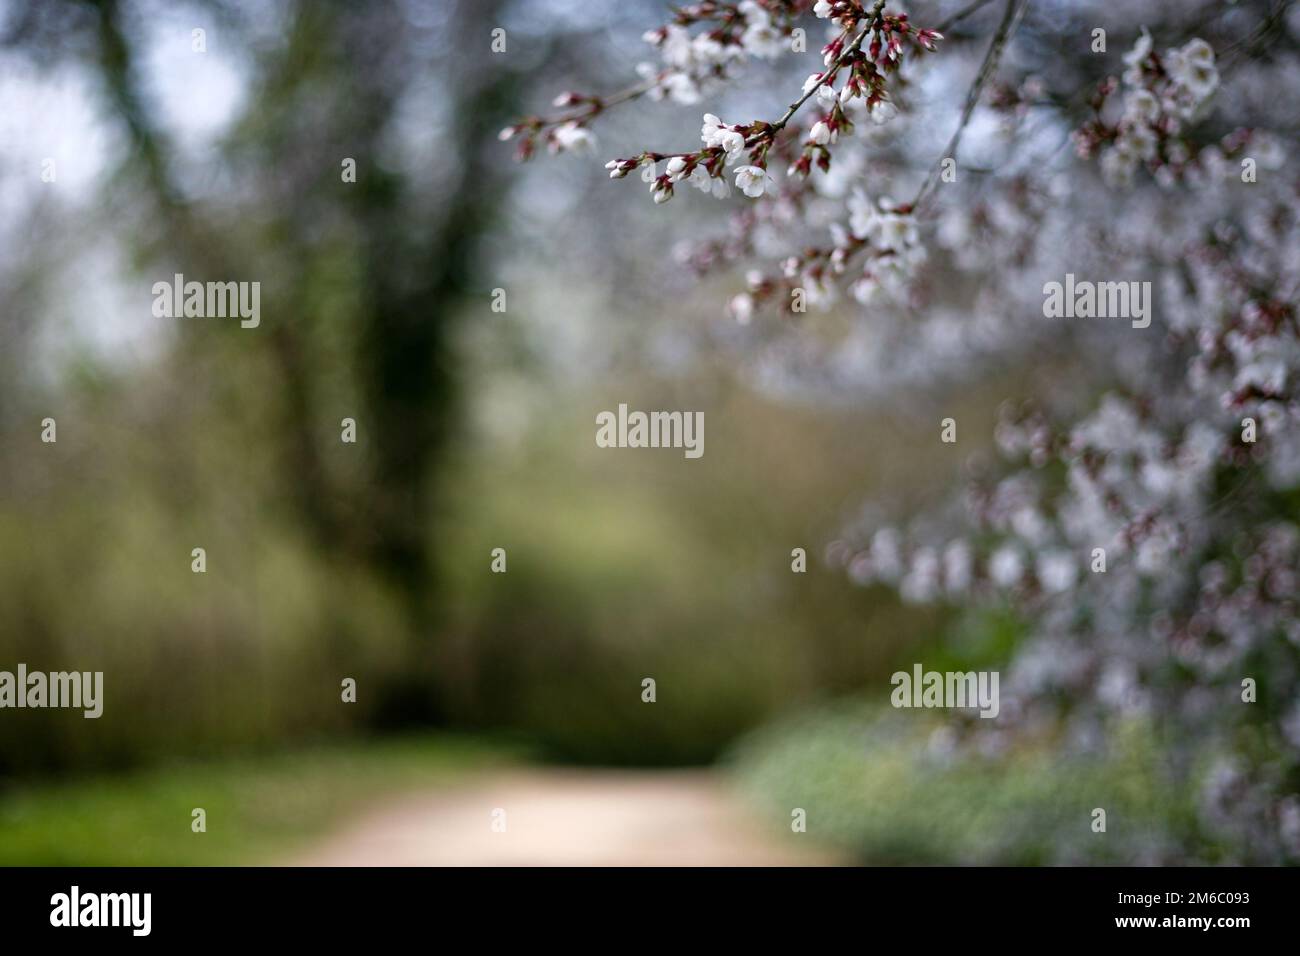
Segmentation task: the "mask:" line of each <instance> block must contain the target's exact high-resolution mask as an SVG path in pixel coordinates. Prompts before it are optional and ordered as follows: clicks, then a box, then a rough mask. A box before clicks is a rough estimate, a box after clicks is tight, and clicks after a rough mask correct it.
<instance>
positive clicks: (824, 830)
mask: <svg viewBox="0 0 1300 956" xmlns="http://www.w3.org/2000/svg"><path fill="white" fill-rule="evenodd" d="M942 716H943V715H942V714H941V713H935V714H930V713H921V712H915V711H910V712H902V711H889V710H885V711H881V710H879V709H877V708H875V707H872V706H867V705H864V704H862V703H841V704H839V705H836V706H832V707H827V708H823V709H820V710H815V711H812V712H809V713H805V714H803V715H800V716H799V717H796V718H792V719H788V720H785V721H782V722H781V723H779V724H777V725H774V726H772V727H769V728H766V729H764V730H762V731H759V732H757V733H755V734H754V735H752V736H751V737H749V738H747V739H746V740H745V741H743V742H742V743H741V744H739V745H738V746H737V748H736V750H735V751H734V753H733V754H732V761H733V765H734V769H735V771H736V773H737V774H738V776H739V778H740V780H741V781H742V782H743V786H744V789H745V790H746V792H747V793H748V794H749V795H750V797H751V798H752V800H753V801H755V802H756V803H758V804H760V805H762V806H764V807H766V808H767V809H768V810H769V811H770V812H771V814H772V817H773V820H774V822H776V823H781V822H784V825H785V826H789V820H790V813H791V810H792V808H794V807H802V808H803V809H804V810H806V811H807V826H808V830H807V833H808V837H809V839H812V840H815V841H820V842H823V843H826V844H827V845H828V846H833V847H836V848H837V849H840V850H844V851H849V852H852V853H853V854H854V855H855V856H856V857H857V858H858V859H859V860H861V861H862V862H863V863H868V864H876V865H882V864H921V865H925V864H948V865H953V864H958V865H970V864H981V865H1042V864H1094V865H1096V864H1101V865H1105V864H1127V865H1133V864H1156V863H1169V862H1203V863H1212V862H1215V857H1216V853H1217V849H1216V847H1215V846H1214V845H1213V844H1212V843H1210V842H1209V841H1207V840H1206V839H1205V838H1204V837H1203V836H1202V835H1200V834H1198V833H1197V832H1196V829H1195V816H1194V813H1193V806H1192V804H1191V796H1190V795H1191V793H1192V791H1191V790H1190V789H1189V788H1187V787H1186V786H1183V785H1180V784H1179V783H1178V782H1177V781H1178V777H1177V775H1176V774H1175V773H1174V772H1173V768H1171V767H1169V766H1167V765H1166V764H1165V762H1164V760H1163V758H1162V749H1161V748H1160V746H1159V744H1158V741H1157V739H1156V737H1155V735H1154V734H1153V732H1152V730H1151V728H1150V727H1148V726H1144V725H1142V724H1139V723H1130V724H1126V725H1124V726H1120V727H1117V728H1116V729H1115V732H1114V733H1113V734H1111V735H1110V736H1109V738H1108V739H1109V741H1110V745H1109V750H1108V751H1107V752H1106V754H1105V755H1104V756H1098V757H1095V758H1090V759H1084V758H1077V759H1066V758H1063V757H1061V756H1059V754H1060V753H1061V748H1059V747H1056V746H1053V742H1052V741H1050V740H1042V741H1039V742H1037V743H1035V744H1032V745H1028V746H1024V745H1022V746H1018V747H1017V748H1016V749H1014V750H999V751H996V752H995V753H994V754H992V755H989V756H971V755H963V756H948V755H946V754H945V748H944V747H943V746H942V743H941V741H942V736H941V735H942V734H944V733H945V731H944V730H943V729H941V728H943V727H944V724H943V720H942ZM976 723H977V724H978V723H979V722H978V720H977V721H976ZM983 732H987V733H996V731H995V730H994V729H993V728H991V727H990V728H989V729H988V730H987V731H984V730H983V729H982V728H981V727H979V726H976V727H975V728H974V730H973V733H975V734H977V735H978V734H980V733H983ZM1097 807H1101V808H1102V809H1104V810H1105V811H1106V832H1105V833H1094V832H1093V831H1092V820H1093V817H1092V811H1093V810H1094V808H1097ZM1189 847H1193V848H1196V849H1195V850H1194V851H1193V852H1194V854H1195V856H1196V857H1197V858H1196V859H1194V860H1189V859H1187V858H1186V854H1187V852H1188V849H1187V848H1189Z"/></svg>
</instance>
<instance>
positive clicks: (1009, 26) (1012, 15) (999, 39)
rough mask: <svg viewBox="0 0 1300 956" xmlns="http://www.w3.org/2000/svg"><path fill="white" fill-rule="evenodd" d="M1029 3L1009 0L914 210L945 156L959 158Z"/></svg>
mask: <svg viewBox="0 0 1300 956" xmlns="http://www.w3.org/2000/svg"><path fill="white" fill-rule="evenodd" d="M1028 6H1029V0H1007V8H1006V11H1005V12H1004V13H1003V14H1002V22H1001V23H999V24H998V29H997V32H996V33H995V34H993V42H992V43H990V44H989V50H988V52H987V53H986V54H984V62H983V63H982V64H981V65H980V71H979V73H977V74H976V76H975V82H974V83H972V84H971V88H970V91H969V92H968V93H967V94H966V104H965V106H963V107H962V111H961V121H960V122H959V123H958V124H957V129H956V130H955V131H954V132H953V134H952V139H950V140H949V141H948V148H947V149H945V150H944V153H943V156H941V157H940V158H939V160H938V161H937V162H936V163H934V165H933V166H931V167H930V172H929V173H928V174H927V175H926V177H925V181H924V182H923V183H921V188H920V189H919V190H918V191H917V194H916V198H915V199H913V200H912V210H913V211H914V212H915V210H916V208H917V207H918V206H919V205H920V204H921V203H922V202H923V201H924V200H925V198H926V197H927V196H928V195H929V193H930V190H931V189H932V188H934V184H935V181H936V179H937V177H938V174H939V168H940V166H941V165H942V163H943V160H944V159H947V158H956V155H957V147H958V145H960V143H961V137H962V133H964V132H965V131H966V124H968V123H969V122H970V118H971V114H972V113H974V112H975V105H976V104H977V103H978V102H979V98H980V93H981V92H982V91H983V90H984V84H986V83H987V82H988V80H989V77H991V76H992V75H993V73H994V71H995V70H996V69H997V66H998V61H999V60H1001V59H1002V52H1003V50H1004V49H1005V48H1006V45H1007V41H1008V40H1009V39H1010V38H1011V35H1012V34H1013V33H1014V32H1015V29H1016V26H1017V25H1018V24H1019V23H1020V18H1021V16H1022V15H1023V14H1024V12H1025V8H1026V7H1028Z"/></svg>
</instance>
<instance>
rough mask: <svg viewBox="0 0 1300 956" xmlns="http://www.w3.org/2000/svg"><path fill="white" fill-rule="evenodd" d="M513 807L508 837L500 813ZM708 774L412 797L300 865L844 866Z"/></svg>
mask: <svg viewBox="0 0 1300 956" xmlns="http://www.w3.org/2000/svg"><path fill="white" fill-rule="evenodd" d="M498 808H500V809H502V810H504V811H505V814H506V816H505V820H506V829H505V832H504V833H500V832H493V829H492V820H493V811H494V810H496V809H498ZM805 840H806V838H805V837H804V836H803V835H795V834H789V835H786V834H783V833H781V832H780V830H775V831H774V830H773V829H772V828H771V827H770V826H766V825H763V824H761V823H760V822H759V821H757V820H756V819H755V818H754V816H753V814H752V813H751V812H750V811H749V810H748V809H747V808H745V807H744V806H743V805H742V804H741V803H740V802H739V801H738V800H737V799H736V798H735V797H734V796H732V795H731V794H730V793H729V792H728V791H727V789H726V787H725V786H724V785H723V784H722V782H721V781H720V780H719V779H718V777H717V776H715V775H714V774H711V773H709V772H708V771H631V772H629V771H607V770H562V769H529V770H517V771H510V772H508V773H501V774H494V775H492V776H488V777H485V778H480V779H477V780H475V781H473V782H470V783H467V784H464V785H461V786H458V787H452V788H448V789H445V790H438V791H433V792H429V793H426V794H417V795H413V796H406V797H403V798H401V799H399V800H394V801H390V802H388V803H386V804H381V805H379V806H376V807H373V808H371V810H370V811H368V812H367V813H366V814H364V815H363V816H361V817H360V818H358V819H357V820H354V821H353V822H352V823H351V824H348V825H347V826H345V827H344V828H343V829H342V830H341V831H339V832H338V833H336V834H334V835H333V836H331V837H328V838H326V839H325V840H324V841H323V842H322V843H320V844H318V845H317V846H316V847H314V848H311V849H309V850H308V851H307V852H305V853H302V854H300V855H299V856H298V857H296V858H295V859H292V860H289V861H288V863H289V864H290V865H308V866H424V865H444V866H495V865H522V866H533V865H558V866H566V865H594V866H601V865H649V866H655V865H685V866H769V865H801V864H819V863H834V862H837V861H836V860H834V859H832V858H830V857H828V856H827V855H826V854H824V853H822V852H820V851H818V850H817V849H815V848H813V847H812V846H811V845H810V844H808V843H806V842H805Z"/></svg>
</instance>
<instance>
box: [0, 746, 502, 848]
mask: <svg viewBox="0 0 1300 956" xmlns="http://www.w3.org/2000/svg"><path fill="white" fill-rule="evenodd" d="M521 756H522V755H521V754H520V753H519V751H518V750H515V749H511V748H508V747H505V746H501V745H497V744H493V743H487V742H483V741H480V740H474V739H467V738H461V737H451V736H446V735H437V736H435V735H422V736H415V737H401V738H389V739H383V740H374V741H360V742H351V743H347V744H335V745H329V746H319V747H313V748H310V749H303V750H295V751H291V752H286V753H281V754H275V755H267V756H258V757H244V758H237V759H228V760H213V761H204V762H201V763H199V762H195V763H177V764H170V765H166V766H162V767H158V768H155V769H149V770H142V771H137V772H132V773H126V774H114V775H101V776H94V777H85V778H75V779H72V780H66V781H51V782H45V783H24V784H22V785H16V786H15V785H10V786H5V787H4V788H3V789H0V865H4V866H20V865H26V866H205V865H206V866H224V865H240V864H259V863H272V862H277V861H278V860H280V859H282V858H283V857H284V855H285V854H286V853H287V852H290V851H292V850H293V849H295V848H296V847H299V846H302V845H303V844H304V843H306V842H308V841H310V840H311V839H312V838H313V837H316V836H319V835H320V834H322V833H324V832H325V831H326V830H328V828H329V827H330V826H331V825H332V824H336V823H338V822H339V821H340V820H341V819H343V818H344V817H346V816H347V815H348V814H349V813H351V812H355V811H356V810H358V809H360V808H361V807H362V806H364V805H365V803H366V802H367V801H368V800H371V799H374V798H376V797H382V796H384V795H386V794H391V793H396V792H401V791H403V790H407V789H414V788H417V787H425V786H437V785H440V784H450V783H453V782H455V781H456V780H457V779H458V778H462V777H465V776H467V775H470V774H472V773H474V772H475V771H477V770H482V769H487V768H489V767H492V766H497V765H501V764H504V763H508V762H510V761H512V760H515V759H519V758H520V757H521ZM195 807H202V808H203V809H204V810H206V811H207V832H206V833H194V832H192V831H191V828H190V827H191V811H192V810H193V809H194V808H195Z"/></svg>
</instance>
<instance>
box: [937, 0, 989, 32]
mask: <svg viewBox="0 0 1300 956" xmlns="http://www.w3.org/2000/svg"><path fill="white" fill-rule="evenodd" d="M992 2H993V0H975V2H974V3H970V4H967V5H966V6H965V7H963V8H962V9H960V10H958V11H957V12H956V13H954V14H953V15H952V16H950V17H949V18H948V19H947V20H944V21H943V23H941V24H939V25H938V26H937V27H935V29H936V30H938V31H939V32H940V33H947V32H948V31H949V30H951V29H952V28H953V27H955V26H956V25H957V24H958V23H960V22H961V21H962V20H965V19H966V18H967V17H968V16H970V15H971V14H972V13H974V12H975V11H976V10H980V9H983V8H984V7H987V6H988V5H989V4H990V3H992Z"/></svg>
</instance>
